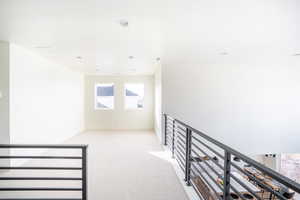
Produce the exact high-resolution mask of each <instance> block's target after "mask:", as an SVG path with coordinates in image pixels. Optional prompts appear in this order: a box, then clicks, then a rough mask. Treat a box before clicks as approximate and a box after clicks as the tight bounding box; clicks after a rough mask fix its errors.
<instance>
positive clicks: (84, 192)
mask: <svg viewBox="0 0 300 200" xmlns="http://www.w3.org/2000/svg"><path fill="white" fill-rule="evenodd" d="M87 173H88V169H87V146H84V147H82V200H87V199H88V185H87V184H88V183H87V178H88V176H87Z"/></svg>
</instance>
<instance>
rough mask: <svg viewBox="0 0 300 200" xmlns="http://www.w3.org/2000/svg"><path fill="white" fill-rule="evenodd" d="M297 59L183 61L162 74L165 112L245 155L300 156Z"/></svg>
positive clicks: (168, 64)
mask: <svg viewBox="0 0 300 200" xmlns="http://www.w3.org/2000/svg"><path fill="white" fill-rule="evenodd" d="M299 66H300V60H299V58H297V56H286V57H280V58H279V57H277V58H275V57H268V58H266V57H255V58H248V59H246V58H239V57H234V56H232V55H228V56H219V58H218V59H217V60H212V61H210V62H201V60H200V59H198V60H197V59H196V58H191V59H186V61H184V58H182V61H181V62H170V61H169V62H166V63H165V64H164V65H163V67H162V69H163V75H162V76H163V110H164V112H166V113H168V114H170V115H172V116H173V117H175V118H177V119H179V120H182V121H184V122H186V123H187V124H189V125H191V126H193V127H195V128H196V129H199V130H201V131H203V132H204V133H206V134H208V135H209V136H211V137H213V138H215V139H218V140H220V141H221V142H223V143H225V144H227V145H229V146H231V147H233V148H235V149H237V150H240V151H242V152H243V153H246V154H265V153H280V152H299V151H300V145H299V141H300V134H299V133H300V123H299V119H300V106H299V102H300V92H299V91H300V79H299V77H300V68H299Z"/></svg>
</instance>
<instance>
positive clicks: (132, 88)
mask: <svg viewBox="0 0 300 200" xmlns="http://www.w3.org/2000/svg"><path fill="white" fill-rule="evenodd" d="M143 107H144V84H141V83H130V84H125V109H142V108H143Z"/></svg>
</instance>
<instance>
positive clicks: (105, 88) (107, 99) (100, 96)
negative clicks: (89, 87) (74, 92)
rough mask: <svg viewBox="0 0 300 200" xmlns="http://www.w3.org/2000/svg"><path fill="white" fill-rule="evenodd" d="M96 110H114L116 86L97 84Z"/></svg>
mask: <svg viewBox="0 0 300 200" xmlns="http://www.w3.org/2000/svg"><path fill="white" fill-rule="evenodd" d="M95 109H96V110H112V109H114V84H113V83H105V84H96V86H95Z"/></svg>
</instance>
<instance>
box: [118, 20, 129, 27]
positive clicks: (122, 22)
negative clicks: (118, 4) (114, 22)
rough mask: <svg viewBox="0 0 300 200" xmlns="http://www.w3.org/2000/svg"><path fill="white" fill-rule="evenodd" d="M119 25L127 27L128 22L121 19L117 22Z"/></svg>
mask: <svg viewBox="0 0 300 200" xmlns="http://www.w3.org/2000/svg"><path fill="white" fill-rule="evenodd" d="M119 24H120V25H121V26H122V27H128V25H129V22H128V21H127V20H125V19H121V20H120V21H119Z"/></svg>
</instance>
